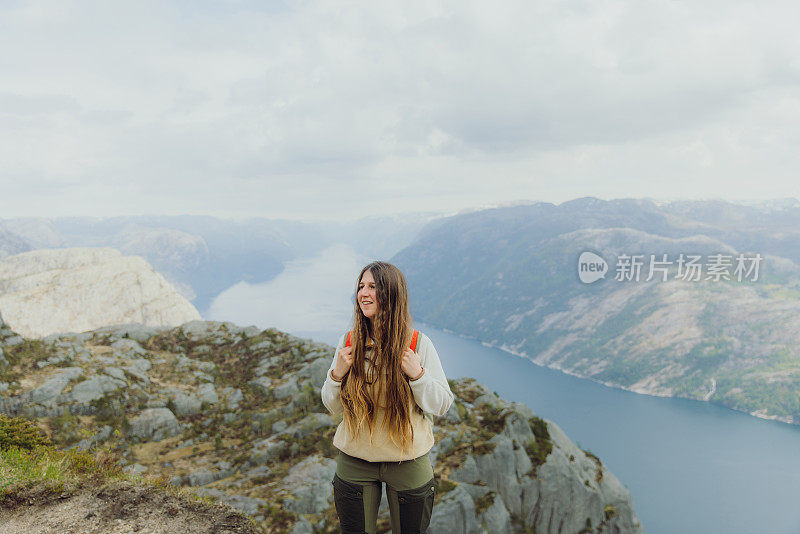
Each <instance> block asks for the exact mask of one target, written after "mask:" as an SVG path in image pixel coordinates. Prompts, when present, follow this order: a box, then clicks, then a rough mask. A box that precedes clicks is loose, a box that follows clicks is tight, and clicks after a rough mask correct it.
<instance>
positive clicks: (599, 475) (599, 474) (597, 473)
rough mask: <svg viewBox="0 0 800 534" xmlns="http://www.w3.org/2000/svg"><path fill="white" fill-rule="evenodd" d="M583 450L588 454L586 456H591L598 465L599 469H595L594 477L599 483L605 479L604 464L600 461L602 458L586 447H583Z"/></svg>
mask: <svg viewBox="0 0 800 534" xmlns="http://www.w3.org/2000/svg"><path fill="white" fill-rule="evenodd" d="M581 450H582V451H583V452H584V453H585V454H586V456H588V457H589V458H591V459H592V460H593V461H594V463H595V465H596V466H597V469H596V470H595V474H594V479H595V480H596V481H597V483H598V484H600V483H601V482H602V481H603V464H602V463H601V462H600V458H598V457H597V456H596V455H595V454H594V453H592V452H589V451H587V450H586V449H581Z"/></svg>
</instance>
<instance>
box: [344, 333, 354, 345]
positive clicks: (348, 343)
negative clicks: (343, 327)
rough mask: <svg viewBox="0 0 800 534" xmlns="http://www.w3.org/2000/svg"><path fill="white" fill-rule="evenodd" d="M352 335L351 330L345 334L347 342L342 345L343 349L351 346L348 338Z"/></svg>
mask: <svg viewBox="0 0 800 534" xmlns="http://www.w3.org/2000/svg"><path fill="white" fill-rule="evenodd" d="M352 335H353V331H352V330H350V331H349V332H348V333H347V342H346V343H345V344H344V346H345V347H350V346H352V344H353V342H352V340H351V339H350V337H351V336H352Z"/></svg>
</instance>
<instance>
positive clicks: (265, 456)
mask: <svg viewBox="0 0 800 534" xmlns="http://www.w3.org/2000/svg"><path fill="white" fill-rule="evenodd" d="M286 449H287V447H286V444H285V443H284V442H283V441H282V440H279V439H276V438H275V437H274V436H273V437H269V438H266V439H262V440H259V441H257V442H256V443H255V444H254V446H253V448H252V449H251V450H250V458H249V459H248V460H247V462H248V465H249V466H252V467H255V466H259V465H264V464H265V463H267V462H268V461H270V460H272V459H273V458H277V457H278V456H280V455H281V454H283V453H284V452H285V451H286Z"/></svg>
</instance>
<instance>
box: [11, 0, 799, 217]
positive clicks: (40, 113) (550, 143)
mask: <svg viewBox="0 0 800 534" xmlns="http://www.w3.org/2000/svg"><path fill="white" fill-rule="evenodd" d="M798 11H800V8H798V6H797V4H795V3H792V2H767V3H760V4H752V3H746V2H719V1H715V2H704V3H698V2H693V3H685V2H674V1H666V0H660V1H655V2H646V3H642V2H633V1H618V0H604V1H593V2H588V1H587V2H570V3H563V2H553V1H545V2H523V1H519V2H503V3H486V2H463V1H459V2H402V3H393V4H388V3H381V2H363V3H342V2H287V3H281V2H274V3H271V4H265V3H261V2H244V1H239V2H235V1H232V2H225V3H212V2H171V3H162V2H136V3H133V2H131V3H127V4H124V3H118V2H115V3H100V4H98V3H88V2H72V3H70V2H62V1H59V2H50V3H43V2H37V3H25V2H17V3H12V4H4V7H0V19H1V20H2V21H3V32H2V33H0V47H2V49H3V50H5V51H7V53H6V54H4V57H3V60H2V69H3V77H2V78H0V161H2V164H1V165H0V187H2V188H3V190H4V194H3V195H2V196H0V213H2V214H3V216H14V215H16V216H23V215H58V214H80V213H83V214H91V213H97V214H135V213H145V212H146V213H155V212H162V213H186V212H188V213H209V214H216V215H222V216H246V215H263V216H268V217H275V216H298V217H299V216H307V217H318V216H336V217H344V218H352V217H354V216H355V214H358V215H364V214H373V213H379V212H381V211H403V210H406V209H436V208H440V209H444V210H452V209H458V208H461V207H464V206H469V205H476V204H481V203H484V202H487V201H489V202H500V201H505V200H513V199H516V198H533V199H543V200H551V201H561V200H566V199H568V198H574V197H576V196H586V195H594V196H599V197H601V198H612V197H621V196H682V195H692V193H690V192H687V187H686V186H687V185H690V186H691V188H690V189H688V191H697V193H696V196H710V195H716V196H721V197H726V198H745V197H748V196H750V197H780V196H800V191H797V189H796V186H795V185H793V184H794V177H795V175H796V171H797V169H798V163H800V160H799V159H798V154H797V151H796V150H794V147H795V146H797V140H798V139H797V138H798V136H799V135H800V134H798V129H797V126H796V125H797V124H798V119H800V98H798V84H799V82H800V57H798V52H797V50H800V42H798V41H800V37H798V34H797V32H796V31H795V29H794V27H793V25H794V21H796V20H797V19H798V15H799V14H800V13H798ZM8 51H11V53H8ZM715 192H716V193H715Z"/></svg>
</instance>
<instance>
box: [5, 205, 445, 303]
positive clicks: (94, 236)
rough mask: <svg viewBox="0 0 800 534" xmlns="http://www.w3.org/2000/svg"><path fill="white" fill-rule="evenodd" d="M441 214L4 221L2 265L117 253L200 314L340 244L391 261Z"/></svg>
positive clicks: (33, 219)
mask: <svg viewBox="0 0 800 534" xmlns="http://www.w3.org/2000/svg"><path fill="white" fill-rule="evenodd" d="M434 217H435V214H432V213H419V214H414V215H413V216H411V215H405V216H402V217H399V216H398V217H394V216H387V217H375V218H368V219H360V220H357V221H350V222H338V221H324V222H302V221H289V220H275V219H265V218H253V219H247V220H243V221H235V220H226V219H218V218H215V217H209V216H194V215H181V216H150V215H148V216H136V217H104V218H100V217H60V218H54V219H46V218H41V217H38V218H37V217H29V218H17V219H5V220H0V259H2V258H4V257H5V256H8V255H12V254H18V253H20V252H26V251H28V250H35V249H41V248H66V247H113V248H116V249H117V250H119V251H121V252H122V253H123V254H130V255H137V256H141V257H143V258H144V259H146V260H147V261H148V262H149V263H150V264H151V265H152V266H153V268H155V269H156V270H157V271H158V272H159V273H160V274H161V275H163V276H164V278H166V279H167V280H168V281H169V282H170V283H171V284H172V285H174V286H175V287H176V288H177V289H178V291H180V293H181V295H183V296H184V297H185V298H186V299H188V300H190V301H192V303H193V304H194V305H195V306H196V307H197V308H198V309H199V310H200V311H201V313H203V312H205V310H207V308H208V306H209V305H210V304H211V302H212V301H213V300H214V298H215V297H216V296H217V295H219V294H220V293H221V292H222V291H224V290H225V289H227V288H229V287H231V286H232V285H234V284H236V283H237V282H241V281H246V282H249V283H251V284H254V283H259V282H266V281H268V280H271V279H272V278H274V277H275V276H277V275H278V274H280V272H281V271H282V270H283V268H284V265H285V263H286V262H287V261H290V260H294V259H298V258H306V257H312V256H315V255H317V254H319V253H321V252H322V250H324V249H326V248H328V247H329V246H331V245H332V244H335V243H345V244H348V245H350V246H351V247H352V248H353V249H354V250H355V251H357V252H358V253H359V254H362V255H365V256H368V257H371V258H375V259H386V258H388V257H390V256H391V255H392V254H394V253H395V252H397V251H398V250H400V249H402V248H403V247H405V246H407V245H408V244H409V243H411V242H412V241H413V240H414V239H415V238H416V235H417V232H418V231H419V230H420V229H421V228H422V227H423V226H424V225H425V223H427V222H428V221H430V220H431V219H432V218H434Z"/></svg>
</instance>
